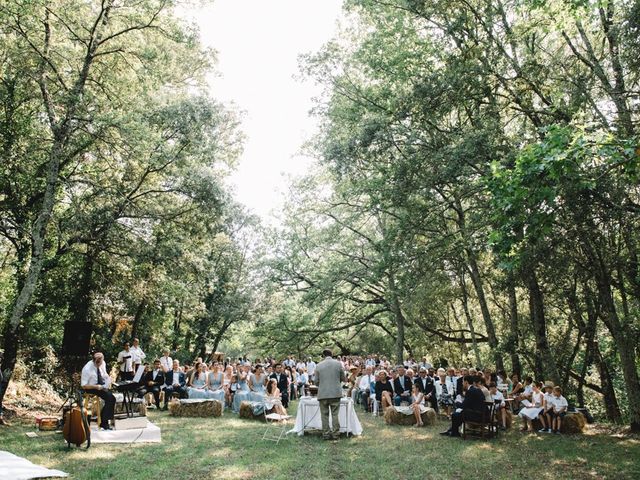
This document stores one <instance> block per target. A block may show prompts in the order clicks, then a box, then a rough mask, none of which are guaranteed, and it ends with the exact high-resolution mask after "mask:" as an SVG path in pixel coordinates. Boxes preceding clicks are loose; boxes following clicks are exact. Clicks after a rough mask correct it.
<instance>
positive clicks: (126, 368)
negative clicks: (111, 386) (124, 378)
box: [118, 349, 133, 372]
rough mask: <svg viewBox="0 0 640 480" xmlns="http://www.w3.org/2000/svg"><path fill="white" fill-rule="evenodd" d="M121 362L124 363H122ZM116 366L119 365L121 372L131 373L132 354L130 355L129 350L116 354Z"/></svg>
mask: <svg viewBox="0 0 640 480" xmlns="http://www.w3.org/2000/svg"><path fill="white" fill-rule="evenodd" d="M125 357H129V358H125ZM123 361H124V363H122V362H123ZM118 365H120V371H121V372H133V353H131V349H129V351H128V352H127V351H126V350H122V351H121V352H120V353H119V354H118Z"/></svg>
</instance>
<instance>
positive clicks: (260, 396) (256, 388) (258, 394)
mask: <svg viewBox="0 0 640 480" xmlns="http://www.w3.org/2000/svg"><path fill="white" fill-rule="evenodd" d="M266 377H267V374H266V373H263V374H262V375H260V377H256V375H255V374H254V373H252V374H251V377H249V378H250V379H251V384H252V386H253V388H252V390H251V394H250V395H249V400H250V401H252V402H262V401H263V400H264V395H265V393H266V387H265V385H264V381H265V378H266Z"/></svg>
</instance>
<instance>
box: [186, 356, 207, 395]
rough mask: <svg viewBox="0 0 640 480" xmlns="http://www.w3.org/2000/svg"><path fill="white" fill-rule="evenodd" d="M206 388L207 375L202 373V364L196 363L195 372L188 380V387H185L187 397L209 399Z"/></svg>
mask: <svg viewBox="0 0 640 480" xmlns="http://www.w3.org/2000/svg"><path fill="white" fill-rule="evenodd" d="M206 386H207V374H206V373H205V371H204V364H203V363H197V364H196V368H195V372H193V375H191V378H190V379H189V386H188V387H187V395H188V396H189V398H209V397H208V392H207V390H206Z"/></svg>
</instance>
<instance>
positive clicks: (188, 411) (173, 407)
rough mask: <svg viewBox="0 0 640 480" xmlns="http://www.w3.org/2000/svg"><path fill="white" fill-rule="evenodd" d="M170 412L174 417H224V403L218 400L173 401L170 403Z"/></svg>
mask: <svg viewBox="0 0 640 480" xmlns="http://www.w3.org/2000/svg"><path fill="white" fill-rule="evenodd" d="M169 411H170V412H171V415H173V416H174V417H219V416H221V415H222V403H220V402H219V401H218V400H204V401H202V402H181V401H173V402H171V403H169Z"/></svg>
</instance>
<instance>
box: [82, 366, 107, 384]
mask: <svg viewBox="0 0 640 480" xmlns="http://www.w3.org/2000/svg"><path fill="white" fill-rule="evenodd" d="M100 376H101V377H102V380H103V381H104V384H103V385H104V388H109V385H111V377H109V374H108V373H107V366H106V365H105V363H104V362H102V365H100ZM80 385H81V386H83V387H84V386H85V385H98V367H96V364H95V363H93V360H89V361H88V362H87V363H86V365H85V366H84V367H82V374H81V376H80Z"/></svg>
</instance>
